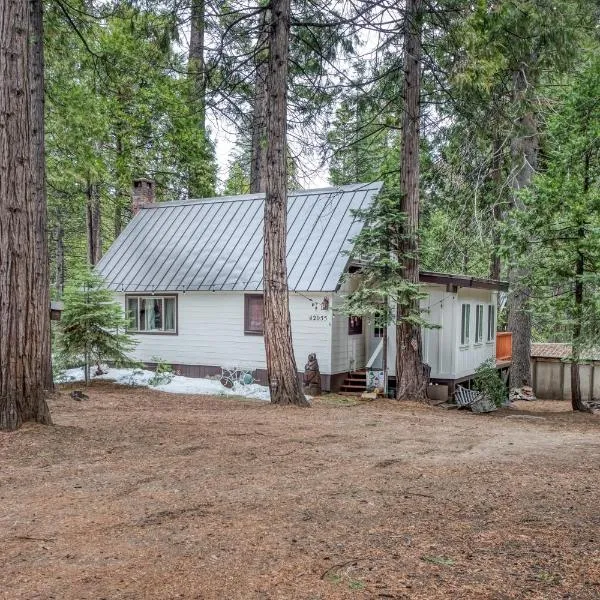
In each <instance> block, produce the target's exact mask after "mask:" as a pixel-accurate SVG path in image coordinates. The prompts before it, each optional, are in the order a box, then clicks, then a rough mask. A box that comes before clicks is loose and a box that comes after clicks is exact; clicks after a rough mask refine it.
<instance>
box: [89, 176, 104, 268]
mask: <svg viewBox="0 0 600 600" xmlns="http://www.w3.org/2000/svg"><path fill="white" fill-rule="evenodd" d="M86 197H87V202H86V225H87V242H88V261H89V263H90V264H91V265H96V264H98V261H99V260H100V259H101V258H102V229H101V217H100V214H101V213H100V189H99V187H98V184H97V183H95V182H92V181H91V180H90V181H88V184H87V189H86Z"/></svg>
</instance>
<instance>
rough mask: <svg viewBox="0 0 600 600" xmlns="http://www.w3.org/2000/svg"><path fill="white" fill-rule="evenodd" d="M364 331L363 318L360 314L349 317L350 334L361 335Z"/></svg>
mask: <svg viewBox="0 0 600 600" xmlns="http://www.w3.org/2000/svg"><path fill="white" fill-rule="evenodd" d="M362 332H363V320H362V317H359V316H350V317H348V335H360V334H361V333H362Z"/></svg>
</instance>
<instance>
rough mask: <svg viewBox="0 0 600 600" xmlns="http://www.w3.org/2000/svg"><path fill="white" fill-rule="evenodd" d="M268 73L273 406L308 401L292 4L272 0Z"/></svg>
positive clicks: (267, 252)
mask: <svg viewBox="0 0 600 600" xmlns="http://www.w3.org/2000/svg"><path fill="white" fill-rule="evenodd" d="M271 7H272V10H271V24H270V31H269V61H268V74H267V90H268V102H267V121H266V123H267V127H266V134H267V170H266V193H265V219H264V252H263V262H264V272H263V282H264V324H265V327H264V329H265V331H264V335H265V350H266V354H267V373H268V378H269V389H270V391H271V402H272V403H273V404H298V405H301V406H307V405H308V401H307V400H306V398H305V397H304V394H303V393H302V389H301V388H300V381H299V379H298V369H297V367H296V361H295V359H294V348H293V345H292V327H291V319H290V310H289V298H288V284H287V265H286V237H287V124H286V123H287V74H288V51H289V30H290V0H273V1H272V4H271Z"/></svg>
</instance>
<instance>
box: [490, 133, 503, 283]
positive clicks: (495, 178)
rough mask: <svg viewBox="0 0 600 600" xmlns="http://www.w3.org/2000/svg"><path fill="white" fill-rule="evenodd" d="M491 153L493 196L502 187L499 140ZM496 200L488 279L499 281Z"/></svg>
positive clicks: (500, 264) (498, 215)
mask: <svg viewBox="0 0 600 600" xmlns="http://www.w3.org/2000/svg"><path fill="white" fill-rule="evenodd" d="M492 153H493V154H492V172H491V180H492V184H493V187H492V189H493V193H494V194H499V192H500V189H501V187H502V148H501V144H500V139H499V138H495V139H494V144H493V148H492ZM498 200H499V199H498V198H496V200H495V201H494V207H493V209H492V217H493V224H494V225H493V226H494V228H493V230H492V256H491V260H490V278H491V279H496V280H498V279H500V272H501V270H502V263H501V262H500V232H499V230H498V227H499V224H500V221H501V219H502V211H501V209H500V205H499V204H498Z"/></svg>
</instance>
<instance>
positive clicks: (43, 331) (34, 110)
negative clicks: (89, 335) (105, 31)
mask: <svg viewBox="0 0 600 600" xmlns="http://www.w3.org/2000/svg"><path fill="white" fill-rule="evenodd" d="M0 40H2V45H1V46H0V115H2V124H1V126H0V430H14V429H17V428H18V427H20V425H21V424H22V423H23V422H25V421H37V422H39V423H50V422H51V420H50V412H49V410H48V405H47V404H46V391H47V389H48V387H49V386H51V383H52V377H51V364H50V304H49V268H48V249H47V243H46V242H47V240H46V237H47V235H46V219H47V215H46V197H45V182H44V145H43V138H44V123H43V93H44V91H43V90H44V87H43V84H44V81H43V52H42V48H43V46H42V40H43V37H42V5H41V1H40V0H31V1H30V2H27V1H26V0H17V1H10V0H1V1H0Z"/></svg>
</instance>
